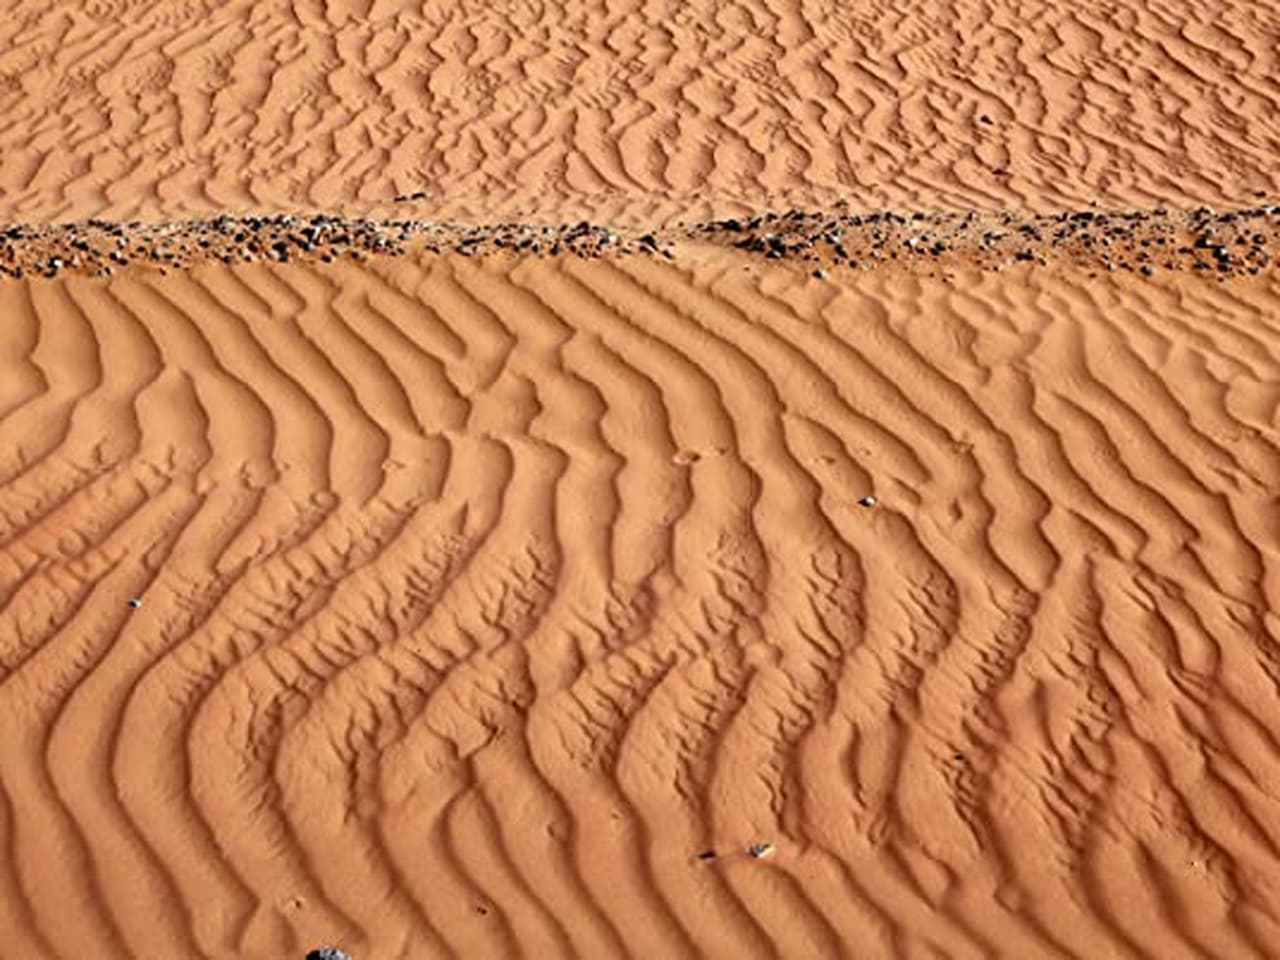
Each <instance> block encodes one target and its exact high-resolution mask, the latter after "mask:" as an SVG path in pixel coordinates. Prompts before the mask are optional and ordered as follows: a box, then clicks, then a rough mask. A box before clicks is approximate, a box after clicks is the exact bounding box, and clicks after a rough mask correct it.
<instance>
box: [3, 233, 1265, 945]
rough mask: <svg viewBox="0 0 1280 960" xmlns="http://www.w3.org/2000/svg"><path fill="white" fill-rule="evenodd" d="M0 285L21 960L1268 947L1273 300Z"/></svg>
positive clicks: (564, 270) (299, 274)
mask: <svg viewBox="0 0 1280 960" xmlns="http://www.w3.org/2000/svg"><path fill="white" fill-rule="evenodd" d="M0 290H3V296H4V300H5V302H4V304H3V308H2V309H3V313H4V315H5V316H7V317H9V318H12V321H13V322H12V323H10V324H9V325H8V327H7V329H6V333H5V339H4V344H3V354H2V356H3V372H2V375H0V383H3V384H5V394H4V396H3V398H2V399H3V410H4V418H3V420H2V421H0V437H2V439H0V449H2V450H3V451H4V452H5V461H4V462H3V464H0V469H2V470H3V473H2V474H0V476H2V477H3V479H4V481H5V482H4V486H3V495H2V498H0V516H3V518H4V529H3V543H4V553H3V562H4V568H3V586H2V588H0V589H2V590H3V597H4V615H3V620H2V621H0V622H2V623H3V625H4V634H3V636H2V637H0V653H2V655H3V668H4V679H3V684H2V685H0V703H2V704H3V715H4V716H5V717H6V718H7V720H6V730H7V733H6V740H5V747H4V749H5V764H4V767H3V770H2V771H0V780H2V782H3V788H4V797H5V801H6V802H5V805H4V807H3V819H2V820H0V823H2V824H3V831H2V832H0V837H2V838H3V843H4V850H3V856H0V878H2V881H0V882H3V888H4V896H3V897H0V904H3V907H0V909H2V910H3V913H2V914H0V935H2V936H3V940H4V942H5V944H6V950H7V952H6V954H5V955H6V956H14V957H19V956H20V957H30V958H46V957H73V956H94V957H104V958H106V957H112V958H114V957H130V956H156V957H159V956H174V957H179V956H181V957H187V956H192V957H195V956H215V957H231V956H235V957H264V958H265V957H282V956H287V955H292V954H291V951H293V952H294V953H296V952H297V950H298V949H299V947H301V946H303V945H305V944H306V943H307V942H310V941H317V940H323V939H325V938H329V939H336V940H343V941H345V942H347V943H349V944H354V945H355V946H356V947H358V948H359V951H360V952H359V955H360V956H368V957H435V956H445V955H457V956H495V957H496V956H513V955H517V954H519V955H525V956H539V957H551V956H570V955H576V956H599V957H605V956H648V957H654V956H664V957H679V956H693V955H699V954H700V955H706V956H725V957H728V956H742V957H757V956H759V957H770V956H788V957H837V956H852V957H880V956H884V957H891V956H892V957H922V956H948V957H981V956H995V955H1003V956H1023V957H1042V956H1043V957H1066V956H1089V957H1103V956H1107V957H1149V956H1160V957H1192V956H1220V957H1226V956H1231V957H1254V956H1264V955H1267V954H1268V953H1269V952H1270V948H1271V947H1272V946H1273V945H1274V943H1275V937H1276V934H1277V933H1278V932H1280V921H1278V920H1277V917H1276V912H1275V907H1274V904H1275V902H1276V901H1275V893H1276V891H1277V889H1280V860H1278V859H1277V857H1276V850H1275V839H1274V838H1275V837H1276V835H1277V829H1278V828H1280V809H1277V805H1276V802H1275V793H1276V789H1277V786H1276V778H1277V777H1280V761H1278V760H1277V756H1280V752H1278V748H1277V744H1276V742H1275V739H1274V734H1273V732H1272V731H1273V730H1274V729H1275V728H1276V727H1277V726H1278V725H1280V706H1277V704H1278V701H1277V699H1276V689H1277V683H1278V682H1280V662H1277V658H1276V654H1275V641H1276V638H1277V635H1278V633H1280V630H1278V627H1280V625H1278V624H1277V618H1276V614H1275V612H1274V611H1275V610H1276V609H1277V608H1278V607H1280V565H1278V563H1277V559H1278V558H1277V527H1276V490H1277V488H1278V487H1280V448H1278V440H1280V437H1278V436H1277V429H1276V416H1277V404H1278V403H1280V387H1278V386H1277V384H1278V383H1280V350H1278V349H1277V342H1278V341H1277V338H1276V333H1277V321H1276V314H1275V311H1274V307H1273V304H1274V302H1275V297H1276V296H1277V292H1278V291H1277V288H1276V284H1275V279H1274V277H1269V278H1267V279H1265V280H1264V279H1255V280H1252V281H1237V282H1235V283H1233V284H1232V285H1231V286H1230V288H1229V289H1228V288H1225V287H1223V286H1222V285H1219V284H1212V283H1210V282H1208V281H1199V280H1185V281H1171V282H1169V283H1164V284H1154V283H1152V282H1150V281H1146V282H1140V281H1138V280H1136V279H1130V280H1128V281H1126V282H1118V281H1114V280H1109V281H1107V282H1101V281H1090V280H1087V279H1086V278H1084V277H1082V276H1079V275H1072V274H1070V273H1062V274H1052V273H1049V272H1047V271H1043V270H1040V271H1037V270H1033V269H1031V268H1024V269H1023V270H1022V271H1021V272H1019V273H1016V274H1015V273H1013V272H1010V273H1006V274H1004V275H1002V276H995V275H991V274H982V273H978V272H974V273H972V274H969V275H967V276H961V277H957V278H956V279H954V280H953V281H952V282H950V283H947V284H944V283H942V282H941V281H928V280H923V281H922V280H918V279H916V280H912V281H910V282H909V283H907V282H904V281H902V280H901V278H899V279H897V280H895V279H893V278H891V277H889V276H887V275H886V274H870V275H866V276H863V277H858V278H856V280H855V281H853V282H850V283H848V284H845V285H842V286H836V285H832V284H828V283H824V282H819V281H814V280H811V279H809V278H807V277H800V276H798V275H795V274H792V275H789V276H788V275H784V274H782V273H780V272H778V271H775V272H773V273H769V274H766V275H765V276H764V277H763V278H760V279H754V278H753V277H752V276H750V275H749V274H744V273H743V271H742V270H741V269H740V267H739V264H738V261H737V260H736V259H735V258H734V257H732V256H723V255H718V256H712V257H709V258H708V259H707V261H706V262H701V263H697V264H694V265H689V264H679V265H673V264H664V263H659V262H654V261H650V260H642V259H632V260H627V261H622V262H618V263H604V262H593V263H588V262H581V261H568V260H563V261H524V262H515V263H509V264H506V265H493V264H490V265H487V266H486V265H482V264H477V263H473V262H471V261H469V260H466V259H463V258H456V257H455V258H448V259H428V260H426V261H424V262H421V263H415V262H408V261H386V262H376V263H371V264H369V265H367V266H365V267H354V266H347V265H340V264H333V265H320V266H311V267H307V266H296V265H289V266H282V265H275V266H267V265H253V266H240V267H234V268H228V267H223V266H207V267H201V268H196V269H193V270H192V271H190V272H188V273H183V274H180V275H170V276H167V277H160V276H158V275H156V274H154V273H152V274H150V275H142V274H141V273H139V274H138V275H135V276H127V277H120V278H117V279H115V280H113V281H111V282H109V283H105V282H103V281H100V280H92V279H81V278H72V279H67V280H65V281H58V282H49V281H43V280H36V281H30V282H17V281H9V282H7V283H6V284H5V285H4V286H3V287H0ZM55 343H56V345H57V346H56V347H54V346H53V344H55ZM869 493H872V494H874V496H875V497H876V498H877V500H878V502H877V503H876V504H875V506H874V507H871V508H866V507H861V506H859V505H858V504H857V503H856V502H855V501H856V500H857V499H858V498H860V497H862V496H864V495H867V494H869ZM132 596H139V597H141V598H143V599H144V604H143V606H142V607H141V608H140V609H137V610H131V609H129V608H128V607H127V606H126V604H125V602H124V601H125V600H126V599H127V598H128V597H132ZM754 842H770V843H773V844H775V845H776V852H775V853H774V855H773V856H771V857H769V858H763V859H758V860H757V859H752V858H750V857H748V856H747V855H745V854H744V853H743V852H742V851H743V850H744V849H745V848H746V847H747V846H748V845H749V844H751V843H754ZM708 850H714V851H716V852H717V853H718V854H719V856H718V857H717V859H715V860H699V859H698V854H699V853H702V852H703V851H708ZM69 911H70V912H71V913H73V914H74V916H73V917H72V916H69V915H68V914H69ZM158 943H161V944H164V945H165V946H164V948H163V949H157V947H156V946H155V945H156V944H158Z"/></svg>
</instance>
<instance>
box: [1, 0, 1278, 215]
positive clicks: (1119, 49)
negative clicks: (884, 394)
mask: <svg viewBox="0 0 1280 960" xmlns="http://www.w3.org/2000/svg"><path fill="white" fill-rule="evenodd" d="M1278 50H1280V18H1278V17H1277V13H1276V9H1275V4H1274V3H1270V2H1263V3H1246V2H1240V0H1228V2H1214V3H1188V2H1185V0H1184V2H1175V3H1168V2H1163V0H1158V2H1157V0H1134V2H1126V3H1123V4H1117V3H1114V2H1109V0H1081V2H1072V3H1060V4H1053V5H1046V4H1043V3H1039V2H1032V0H1018V2H1013V3H1003V4H995V5H992V4H988V3H982V2H976V0H947V2H925V0H901V2H895V3H884V2H879V0H876V2H870V3H860V4H857V5H854V6H852V7H851V6H850V5H848V4H840V3H836V2H835V0H788V2H776V3H767V4H765V3H759V2H754V0H715V2H714V3H711V2H695V3H688V2H680V3H675V2H666V0H645V2H637V0H615V2H612V3H609V4H605V5H601V4H594V3H583V2H580V0H550V2H541V0H539V2H507V0H503V2H488V0H486V2H483V3H481V2H477V0H464V2H454V3H424V2H422V0H293V2H284V0H269V2H262V0H253V2H250V0H226V2H218V3H215V2H212V0H79V2H74V3H73V2H59V3H51V2H50V0H13V2H10V3H8V4H7V5H6V11H5V16H4V18H3V19H2V20H0V217H3V218H5V219H17V220H49V219H72V218H79V217H85V216H95V215H97V216H106V217H111V218H115V219H129V218H134V217H141V218H149V219H170V218H173V217H177V216H191V215H201V216H203V215H213V214H217V213H220V212H223V211H224V210H232V211H235V210H241V211H249V210H252V211H255V212H263V211H289V210H309V209H315V208H319V209H323V210H329V211H334V210H339V209H341V210H342V211H343V212H345V213H347V214H349V215H365V214H377V215H384V216H385V215H393V214H394V213H395V212H396V211H397V210H399V209H405V208H408V209H410V210H412V211H413V212H414V215H428V214H429V215H433V216H456V217H460V218H463V219H467V218H471V217H480V218H507V217H517V218H519V217H522V216H526V217H527V216H528V215H530V213H531V211H534V210H543V209H554V210H556V211H557V215H558V216H562V217H564V218H567V219H579V218H581V217H583V216H595V217H597V218H598V219H609V220H613V221H617V222H624V221H627V220H628V219H636V218H638V219H639V220H677V219H681V218H684V217H686V216H694V217H703V218H705V217H708V216H720V215H724V214H726V213H733V212H740V211H741V210H742V209H746V208H750V209H760V208H763V207H766V206H770V205H772V206H809V207H822V206H826V205H829V204H830V203H831V202H833V201H834V200H836V199H837V198H839V197H847V198H849V199H851V200H852V201H853V202H854V203H855V205H856V206H858V207H859V208H860V209H874V208H878V207H887V208H906V209H919V208H922V207H923V208H928V209H932V208H939V209H958V210H968V209H980V210H1001V209H1009V208H1015V209H1021V210H1024V211H1033V212H1044V211H1050V210H1058V209H1072V208H1079V207H1083V206H1087V205H1088V204H1089V203H1091V202H1093V201H1098V202H1101V203H1103V204H1104V205H1107V206H1124V205H1136V206H1154V205H1155V204H1157V203H1160V202H1171V203H1176V204H1180V205H1190V204H1194V203H1212V204H1239V203H1247V202H1250V201H1251V200H1252V199H1253V198H1254V197H1255V195H1256V194H1258V192H1259V191H1261V192H1264V193H1265V194H1268V195H1274V194H1277V193H1280V166H1278V165H1277V162H1276V157H1277V152H1278V151H1277V144H1278V143H1280V88H1278V87H1277V82H1276V77H1277V76H1278V75H1280V63H1278V62H1277V51H1278ZM397 200H400V201H401V202H399V203H398V202H397Z"/></svg>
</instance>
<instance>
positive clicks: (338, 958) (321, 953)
mask: <svg viewBox="0 0 1280 960" xmlns="http://www.w3.org/2000/svg"><path fill="white" fill-rule="evenodd" d="M307 960H351V955H350V954H348V953H345V952H343V951H342V950H339V949H338V948H337V947H317V948H316V949H315V950H312V951H311V952H310V953H308V954H307Z"/></svg>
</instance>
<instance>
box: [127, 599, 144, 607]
mask: <svg viewBox="0 0 1280 960" xmlns="http://www.w3.org/2000/svg"><path fill="white" fill-rule="evenodd" d="M129 606H130V607H132V608H133V609H134V610H137V609H138V608H139V607H141V606H142V600H141V599H140V598H139V597H132V598H131V599H130V600H129Z"/></svg>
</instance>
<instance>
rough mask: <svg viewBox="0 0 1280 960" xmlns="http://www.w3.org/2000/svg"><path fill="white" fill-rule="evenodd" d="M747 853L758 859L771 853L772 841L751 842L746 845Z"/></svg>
mask: <svg viewBox="0 0 1280 960" xmlns="http://www.w3.org/2000/svg"><path fill="white" fill-rule="evenodd" d="M747 853H749V854H751V856H753V857H755V858H756V859H757V860H759V859H760V858H761V857H767V856H769V854H771V853H773V844H772V843H753V844H752V845H751V846H749V847H747Z"/></svg>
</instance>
